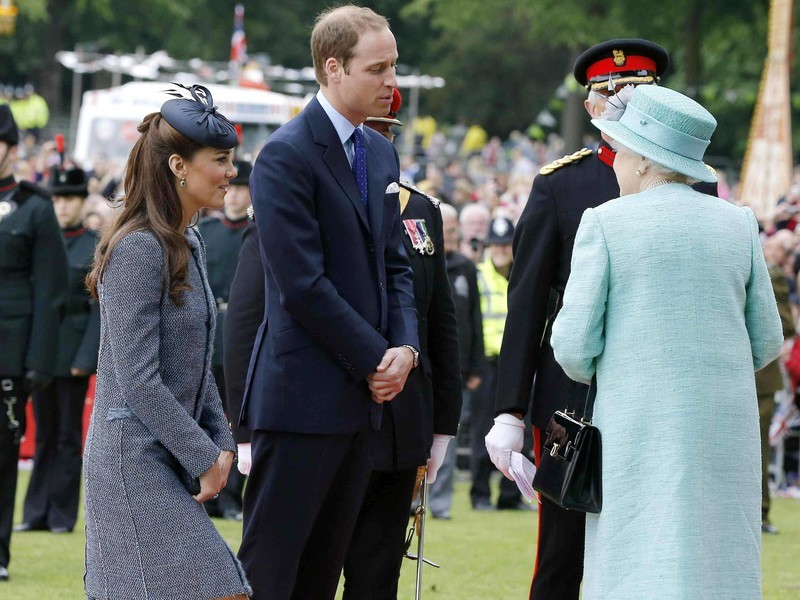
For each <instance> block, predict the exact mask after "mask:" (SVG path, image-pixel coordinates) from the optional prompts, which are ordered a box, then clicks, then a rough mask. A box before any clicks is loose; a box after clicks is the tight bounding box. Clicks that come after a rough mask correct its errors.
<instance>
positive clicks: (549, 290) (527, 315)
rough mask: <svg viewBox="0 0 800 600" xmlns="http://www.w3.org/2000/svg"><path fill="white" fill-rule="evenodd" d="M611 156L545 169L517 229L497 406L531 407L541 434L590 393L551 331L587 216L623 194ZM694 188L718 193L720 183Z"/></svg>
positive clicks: (602, 153)
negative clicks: (567, 365) (571, 373)
mask: <svg viewBox="0 0 800 600" xmlns="http://www.w3.org/2000/svg"><path fill="white" fill-rule="evenodd" d="M613 156H614V154H613V152H612V151H611V148H610V147H609V146H608V145H607V144H605V143H602V144H601V145H600V147H599V148H598V149H597V150H596V151H594V152H593V151H590V150H587V149H584V150H580V151H578V152H576V153H574V154H572V155H570V156H566V157H564V158H563V159H560V160H558V161H555V162H554V163H551V164H550V165H547V166H545V167H542V170H541V171H540V173H539V175H538V176H537V177H536V178H535V179H534V181H533V188H532V189H531V194H530V197H529V199H528V203H527V204H526V205H525V209H524V210H523V211H522V215H521V217H520V220H519V223H518V224H517V228H516V229H515V231H514V242H513V249H514V265H513V266H512V268H511V276H510V278H509V287H508V318H507V319H506V327H505V333H504V335H503V344H502V348H501V350H500V362H499V366H498V369H499V370H498V375H497V384H498V385H497V395H496V404H495V408H496V409H497V412H520V413H522V414H526V413H527V412H528V407H529V406H530V405H531V404H532V411H531V422H532V423H533V425H534V426H536V427H539V428H541V429H545V428H546V427H547V424H548V422H549V421H550V417H552V416H553V413H554V412H555V411H556V410H563V409H564V408H565V407H568V406H569V407H574V406H578V405H580V406H582V402H583V401H584V400H585V398H586V392H587V387H586V386H585V385H583V384H582V383H577V382H575V381H573V380H572V379H570V378H569V377H567V375H566V374H565V373H564V371H563V370H562V369H561V366H560V365H559V364H558V363H557V362H556V361H555V359H554V358H553V350H552V348H551V347H550V326H551V325H552V322H553V320H554V319H555V316H556V314H557V313H558V308H559V307H560V301H561V297H562V296H563V294H564V288H565V287H566V284H567V279H568V278H569V274H570V263H571V262H572V245H573V243H574V241H575V234H576V232H577V230H578V225H579V224H580V221H581V217H582V216H583V212H584V211H585V210H586V209H587V208H594V207H596V206H599V205H601V204H603V203H604V202H607V201H608V200H611V199H613V198H616V197H618V196H619V184H618V183H617V178H616V176H615V175H614V169H613V168H612V165H613ZM695 188H696V189H698V190H700V191H703V192H704V193H711V194H713V195H716V185H711V186H709V185H707V184H706V185H703V184H699V185H698V186H695ZM534 375H535V378H536V384H535V386H534ZM531 392H532V393H531ZM579 403H581V404H579Z"/></svg>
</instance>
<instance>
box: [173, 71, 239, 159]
mask: <svg viewBox="0 0 800 600" xmlns="http://www.w3.org/2000/svg"><path fill="white" fill-rule="evenodd" d="M173 85H177V86H178V87H180V88H183V89H184V90H188V91H189V93H190V94H191V95H192V98H191V99H189V98H185V97H184V96H183V94H182V93H181V92H180V91H167V93H168V94H169V95H170V96H175V99H174V100H167V101H166V102H164V104H163V105H162V106H161V116H162V117H164V119H165V120H166V121H167V123H169V124H170V125H172V127H174V128H175V129H176V130H178V131H179V132H180V133H182V134H183V135H185V136H186V137H187V138H189V139H190V140H192V141H193V142H196V143H198V144H200V145H202V146H211V147H212V148H222V149H226V150H227V149H228V148H235V147H236V145H237V144H238V143H239V137H238V136H237V134H236V128H235V127H234V126H233V123H231V122H230V121H229V120H228V119H227V118H226V117H225V115H223V114H221V113H219V112H217V107H216V106H214V99H213V98H212V97H211V92H209V91H208V88H206V87H204V86H202V85H193V86H191V87H186V86H185V85H181V84H180V83H174V82H173Z"/></svg>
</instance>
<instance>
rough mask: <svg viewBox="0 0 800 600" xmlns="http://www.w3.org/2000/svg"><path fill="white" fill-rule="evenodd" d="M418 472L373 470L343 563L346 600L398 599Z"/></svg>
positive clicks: (412, 470) (344, 598)
mask: <svg viewBox="0 0 800 600" xmlns="http://www.w3.org/2000/svg"><path fill="white" fill-rule="evenodd" d="M416 475H417V470H416V469H404V470H401V471H394V472H387V471H373V472H372V475H371V476H370V479H369V485H368V486H367V493H366V495H365V496H364V502H362V504H361V512H360V513H359V515H358V521H357V522H356V528H355V532H354V534H353V539H352V540H351V542H350V548H349V549H348V551H347V559H346V560H345V563H344V596H343V600H396V599H397V582H398V580H399V579H400V567H401V566H402V562H403V554H404V552H405V532H406V528H407V527H408V517H409V510H410V508H411V500H412V498H411V495H412V494H413V493H414V482H415V480H416Z"/></svg>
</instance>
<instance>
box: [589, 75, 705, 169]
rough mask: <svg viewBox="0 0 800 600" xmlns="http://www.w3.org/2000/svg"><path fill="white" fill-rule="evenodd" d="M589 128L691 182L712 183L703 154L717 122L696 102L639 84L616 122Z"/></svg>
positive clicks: (596, 121)
mask: <svg viewBox="0 0 800 600" xmlns="http://www.w3.org/2000/svg"><path fill="white" fill-rule="evenodd" d="M592 125H594V126H595V127H597V128H598V129H599V130H600V131H602V132H603V133H606V134H608V135H609V136H611V137H612V138H614V139H615V140H616V141H618V142H619V143H620V144H622V145H623V146H626V147H627V148H630V149H631V150H632V151H633V152H636V153H637V154H641V155H642V156H644V157H647V158H649V159H651V160H652V161H654V162H657V163H658V164H660V165H664V166H665V167H667V168H668V169H671V170H673V171H676V172H677V173H681V174H683V175H688V176H689V177H691V178H693V179H698V180H700V181H705V182H708V183H714V182H715V181H716V180H717V177H716V175H714V173H713V172H712V171H711V169H709V167H708V166H706V164H705V163H704V162H703V154H704V153H705V151H706V148H708V144H709V143H710V141H711V134H712V133H714V129H716V127H717V120H716V119H715V118H714V117H713V116H712V115H711V113H710V112H708V111H707V110H706V109H705V108H703V107H702V106H700V105H699V104H698V103H697V102H695V101H694V100H692V99H691V98H689V97H688V96H684V95H683V94H681V93H679V92H676V91H675V90H671V89H669V88H665V87H658V86H655V85H640V86H638V87H637V88H636V89H635V90H634V92H633V96H631V99H630V101H629V102H628V105H627V106H626V107H625V112H624V113H623V115H622V117H621V118H620V119H619V121H609V120H603V119H592Z"/></svg>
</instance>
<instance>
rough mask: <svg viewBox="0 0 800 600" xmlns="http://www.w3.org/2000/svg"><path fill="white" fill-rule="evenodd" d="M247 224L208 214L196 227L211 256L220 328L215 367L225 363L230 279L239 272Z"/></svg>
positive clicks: (214, 360)
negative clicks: (226, 317) (224, 331)
mask: <svg viewBox="0 0 800 600" xmlns="http://www.w3.org/2000/svg"><path fill="white" fill-rule="evenodd" d="M246 226H247V217H243V218H242V219H237V220H236V221H231V220H229V219H226V218H222V219H217V218H214V217H208V218H205V219H203V220H202V221H200V223H199V224H198V226H197V229H198V231H199V232H200V235H201V236H202V238H203V241H204V242H205V244H206V255H207V256H208V282H209V283H210V284H211V290H212V291H213V292H214V298H216V300H217V331H216V334H215V335H214V354H213V364H214V366H222V363H223V361H222V352H223V350H222V344H223V335H222V329H223V325H224V322H225V316H226V313H227V310H228V298H229V296H230V289H231V282H232V281H233V276H234V274H235V273H236V264H237V262H238V260H239V249H240V248H241V247H242V232H243V231H244V228H245V227H246Z"/></svg>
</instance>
